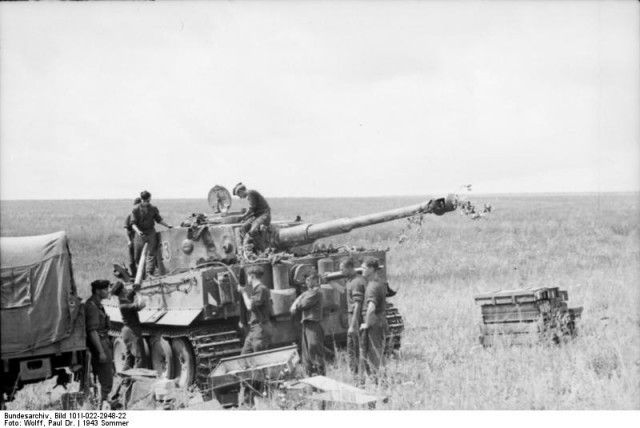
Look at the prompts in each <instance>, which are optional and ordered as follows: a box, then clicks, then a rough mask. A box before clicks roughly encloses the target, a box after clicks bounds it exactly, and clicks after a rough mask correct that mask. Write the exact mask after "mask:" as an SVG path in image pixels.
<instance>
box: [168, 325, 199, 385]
mask: <svg viewBox="0 0 640 428" xmlns="http://www.w3.org/2000/svg"><path fill="white" fill-rule="evenodd" d="M171 350H172V351H173V358H174V368H175V377H177V378H178V386H179V387H181V388H184V387H187V386H189V385H191V384H192V383H193V381H194V379H195V375H196V368H195V361H194V358H193V352H191V345H190V344H189V341H188V340H187V339H186V338H183V337H179V338H176V339H173V340H171Z"/></svg>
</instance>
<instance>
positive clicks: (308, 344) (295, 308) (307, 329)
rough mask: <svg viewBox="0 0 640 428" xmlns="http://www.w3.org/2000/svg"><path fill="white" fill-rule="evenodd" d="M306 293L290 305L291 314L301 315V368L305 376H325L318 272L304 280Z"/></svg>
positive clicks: (312, 273)
mask: <svg viewBox="0 0 640 428" xmlns="http://www.w3.org/2000/svg"><path fill="white" fill-rule="evenodd" d="M305 285H306V287H307V291H305V292H304V293H302V294H301V295H300V296H298V298H297V299H296V300H295V301H294V302H293V304H292V305H291V309H290V311H291V313H292V314H297V313H300V312H301V313H302V314H301V315H302V316H301V318H302V320H301V323H302V335H301V337H300V342H301V343H300V348H301V350H302V366H303V367H304V370H305V372H306V374H307V376H316V375H322V376H324V374H325V368H324V331H323V329H322V324H321V322H322V293H320V281H319V278H318V272H316V271H315V270H313V271H311V272H310V273H309V274H308V275H307V276H306V278H305Z"/></svg>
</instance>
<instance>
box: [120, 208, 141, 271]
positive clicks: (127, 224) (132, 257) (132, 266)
mask: <svg viewBox="0 0 640 428" xmlns="http://www.w3.org/2000/svg"><path fill="white" fill-rule="evenodd" d="M141 201H142V199H140V198H135V199H134V200H133V205H134V206H136V205H138V204H139V203H140V202H141ZM132 221H133V218H132V216H131V213H129V214H128V215H127V217H126V218H125V219H124V230H125V233H126V234H127V247H129V270H130V271H131V276H133V277H135V276H136V254H135V251H134V250H133V241H134V240H135V237H136V231H135V230H133V227H132V224H131V222H132Z"/></svg>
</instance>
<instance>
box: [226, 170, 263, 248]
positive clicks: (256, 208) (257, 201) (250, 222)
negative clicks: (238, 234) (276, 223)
mask: <svg viewBox="0 0 640 428" xmlns="http://www.w3.org/2000/svg"><path fill="white" fill-rule="evenodd" d="M233 194H234V195H237V196H238V197H239V198H241V199H244V198H247V200H248V201H249V209H248V210H247V212H246V213H244V215H243V216H242V218H241V219H240V221H242V222H243V224H242V228H241V230H242V232H243V233H244V235H245V236H247V234H248V238H247V239H253V238H254V237H255V235H256V234H257V233H258V230H259V228H260V226H261V225H264V226H269V225H270V224H271V208H269V204H268V203H267V200H266V199H265V198H264V196H262V195H261V194H260V192H258V191H257V190H247V186H245V185H244V184H242V183H238V184H236V187H234V188H233Z"/></svg>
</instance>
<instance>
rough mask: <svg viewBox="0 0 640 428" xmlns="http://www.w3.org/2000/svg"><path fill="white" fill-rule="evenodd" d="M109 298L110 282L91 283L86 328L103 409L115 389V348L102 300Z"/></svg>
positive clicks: (86, 306)
mask: <svg viewBox="0 0 640 428" xmlns="http://www.w3.org/2000/svg"><path fill="white" fill-rule="evenodd" d="M108 297H109V281H107V280H101V279H98V280H96V281H93V282H92V283H91V297H89V298H88V299H87V301H86V302H85V327H86V330H87V339H88V348H89V352H90V353H91V365H92V368H93V373H94V375H96V376H97V377H98V382H99V383H100V395H101V403H102V405H101V408H108V407H109V394H110V393H111V388H112V387H113V347H112V345H111V339H110V338H109V334H108V333H109V328H110V324H109V317H108V316H107V313H106V312H105V311H104V307H103V306H102V300H104V299H106V298H108Z"/></svg>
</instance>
